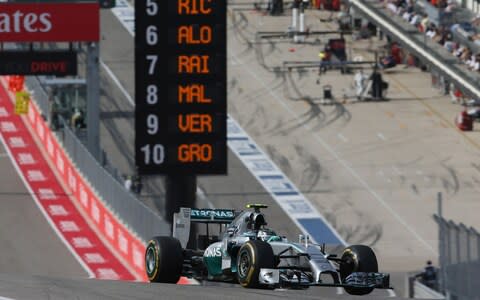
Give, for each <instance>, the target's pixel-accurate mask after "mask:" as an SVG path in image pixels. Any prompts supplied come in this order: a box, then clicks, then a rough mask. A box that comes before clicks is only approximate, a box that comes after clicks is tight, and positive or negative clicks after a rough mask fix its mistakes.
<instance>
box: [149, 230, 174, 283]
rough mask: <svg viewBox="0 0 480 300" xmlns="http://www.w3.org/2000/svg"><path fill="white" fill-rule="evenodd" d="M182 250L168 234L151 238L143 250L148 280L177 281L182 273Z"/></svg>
mask: <svg viewBox="0 0 480 300" xmlns="http://www.w3.org/2000/svg"><path fill="white" fill-rule="evenodd" d="M182 265H183V250H182V246H181V245H180V242H179V241H178V240H177V239H175V238H173V237H169V236H157V237H154V238H152V239H151V240H150V241H149V242H148V244H147V249H146V250H145V270H146V273H147V276H148V280H150V282H161V283H177V282H178V280H179V279H180V275H181V273H182Z"/></svg>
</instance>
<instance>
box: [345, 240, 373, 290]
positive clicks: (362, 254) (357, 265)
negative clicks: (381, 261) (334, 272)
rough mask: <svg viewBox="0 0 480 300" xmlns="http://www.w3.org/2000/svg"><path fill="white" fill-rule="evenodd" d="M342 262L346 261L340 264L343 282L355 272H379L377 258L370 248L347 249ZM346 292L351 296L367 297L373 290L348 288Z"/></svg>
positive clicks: (355, 246) (355, 247) (356, 247)
mask: <svg viewBox="0 0 480 300" xmlns="http://www.w3.org/2000/svg"><path fill="white" fill-rule="evenodd" d="M342 260H343V261H344V263H341V264H340V276H341V277H342V282H344V281H345V278H347V276H348V275H350V274H352V273H353V272H378V263H377V257H376V256H375V253H374V252H373V250H372V249H371V248H370V247H368V246H364V245H353V246H350V247H347V248H345V250H344V251H343V254H342ZM345 291H346V292H347V293H349V294H350V295H366V294H370V293H371V292H372V291H373V288H353V287H346V288H345Z"/></svg>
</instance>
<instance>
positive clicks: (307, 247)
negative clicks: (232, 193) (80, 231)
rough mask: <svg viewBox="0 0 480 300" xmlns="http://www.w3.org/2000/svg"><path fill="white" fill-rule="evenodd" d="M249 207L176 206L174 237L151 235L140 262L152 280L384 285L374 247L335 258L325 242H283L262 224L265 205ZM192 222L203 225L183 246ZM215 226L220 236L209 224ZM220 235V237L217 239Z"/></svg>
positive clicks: (360, 290)
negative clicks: (193, 243)
mask: <svg viewBox="0 0 480 300" xmlns="http://www.w3.org/2000/svg"><path fill="white" fill-rule="evenodd" d="M247 208H249V210H245V211H241V212H235V211H234V210H229V209H191V208H181V209H180V212H179V213H176V214H175V215H174V224H173V237H170V236H161V237H154V238H152V239H151V240H150V241H149V242H148V245H147V248H146V253H145V264H146V272H147V276H148V279H149V280H150V281H151V282H164V283H176V282H177V281H178V280H179V278H180V276H186V277H189V278H195V279H197V280H200V281H203V280H211V281H225V282H238V283H240V284H241V285H242V286H244V287H247V288H296V289H302V288H308V287H311V286H331V287H332V286H334V287H343V288H344V289H345V291H346V292H347V293H349V294H352V295H366V294H369V293H370V292H371V291H372V290H373V289H375V288H378V289H389V288H391V287H390V276H389V275H388V274H385V273H379V272H378V264H377V258H376V256H375V253H374V252H373V250H372V249H371V248H370V247H368V246H364V245H353V246H349V247H347V248H345V249H344V250H343V253H342V254H341V256H340V257H337V256H336V255H333V254H328V253H326V251H325V246H320V245H316V244H313V243H310V242H309V239H308V236H303V237H302V238H300V240H299V242H298V243H295V242H291V241H288V240H287V239H286V238H285V237H282V236H280V235H278V234H277V233H276V232H274V231H273V230H272V229H269V228H268V227H267V222H266V219H265V215H264V214H263V213H262V212H261V211H260V209H262V208H267V206H265V205H262V204H249V205H247ZM191 223H204V224H206V234H202V235H198V238H197V246H196V247H195V249H187V243H188V242H189V236H190V225H191ZM211 224H218V226H220V230H219V231H216V232H219V235H215V234H212V233H211V229H210V228H209V225H210V226H211ZM219 236H220V237H221V238H219Z"/></svg>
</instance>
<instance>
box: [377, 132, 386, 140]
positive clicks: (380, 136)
mask: <svg viewBox="0 0 480 300" xmlns="http://www.w3.org/2000/svg"><path fill="white" fill-rule="evenodd" d="M377 136H378V138H379V139H381V140H382V141H386V140H387V138H386V137H385V136H384V135H383V134H382V133H381V132H379V133H377Z"/></svg>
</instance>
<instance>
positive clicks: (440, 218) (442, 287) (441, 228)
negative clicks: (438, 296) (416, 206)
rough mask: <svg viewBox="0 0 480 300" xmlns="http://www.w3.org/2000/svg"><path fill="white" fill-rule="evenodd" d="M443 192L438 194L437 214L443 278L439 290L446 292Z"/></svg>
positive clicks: (440, 263) (440, 264) (439, 252)
mask: <svg viewBox="0 0 480 300" xmlns="http://www.w3.org/2000/svg"><path fill="white" fill-rule="evenodd" d="M442 201H443V199H442V192H438V194H437V210H438V211H437V214H438V250H439V251H438V254H439V258H438V262H439V267H440V273H441V275H442V276H441V278H440V282H439V288H440V291H441V292H444V291H445V282H446V280H447V272H446V267H447V266H446V263H445V228H444V227H445V226H444V223H445V222H444V220H443V204H442Z"/></svg>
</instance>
